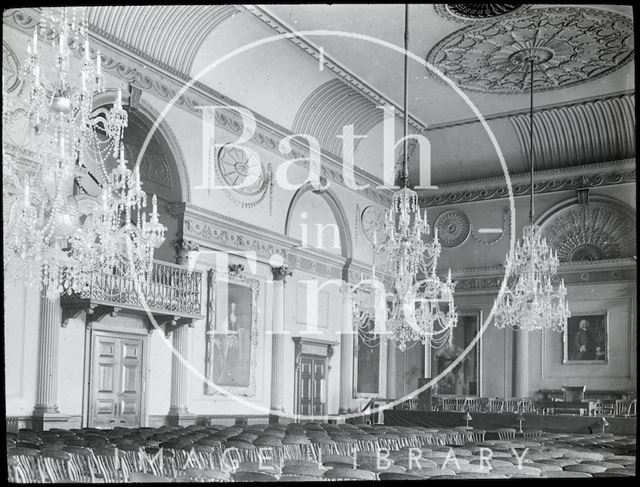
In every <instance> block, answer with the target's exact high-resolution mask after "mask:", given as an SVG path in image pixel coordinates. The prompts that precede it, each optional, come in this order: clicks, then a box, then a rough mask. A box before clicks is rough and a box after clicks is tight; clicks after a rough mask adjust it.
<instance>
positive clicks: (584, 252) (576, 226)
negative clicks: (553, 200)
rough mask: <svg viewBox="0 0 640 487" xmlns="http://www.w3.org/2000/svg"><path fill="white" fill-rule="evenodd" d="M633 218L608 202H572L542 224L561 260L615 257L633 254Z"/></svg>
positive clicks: (546, 236) (634, 246)
mask: <svg viewBox="0 0 640 487" xmlns="http://www.w3.org/2000/svg"><path fill="white" fill-rule="evenodd" d="M635 228H636V225H635V221H633V219H632V218H631V217H630V216H628V215H626V214H624V213H623V212H622V211H619V210H616V209H615V208H613V207H611V206H609V205H603V204H588V205H574V206H571V207H569V208H565V209H564V210H560V211H559V212H558V213H556V214H555V215H554V216H552V217H551V218H550V219H549V220H547V221H546V222H545V223H544V224H543V225H542V232H543V235H544V237H545V238H546V239H547V242H548V243H549V245H551V246H552V247H553V248H554V249H556V250H557V251H558V259H559V260H560V261H561V262H575V261H591V260H602V259H617V258H623V257H631V256H633V255H636V232H635Z"/></svg>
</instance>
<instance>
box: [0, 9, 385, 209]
mask: <svg viewBox="0 0 640 487" xmlns="http://www.w3.org/2000/svg"><path fill="white" fill-rule="evenodd" d="M38 16H39V14H38V13H37V11H35V10H34V9H11V10H5V11H4V14H3V21H4V23H6V24H8V25H11V26H13V27H16V28H17V29H19V30H21V31H22V32H25V33H27V34H30V33H31V32H32V31H33V29H34V27H35V25H36V20H35V19H36V18H37V17H38ZM92 39H93V41H94V42H93V46H94V50H93V51H92V54H91V55H92V56H95V55H96V52H95V47H96V46H100V50H101V53H102V60H103V62H102V67H103V69H104V70H105V71H108V72H109V73H110V74H111V75H113V76H116V77H118V78H120V79H122V80H124V81H125V82H127V83H133V84H135V85H136V86H137V87H138V88H140V89H141V90H143V91H147V92H151V93H152V94H153V95H154V96H156V97H158V98H160V99H162V100H164V101H171V100H172V99H173V98H174V97H175V95H176V93H178V91H180V90H181V89H182V88H183V87H184V85H185V83H187V82H188V81H189V80H190V79H191V78H190V77H189V76H187V75H185V74H184V73H180V72H178V71H176V70H175V69H173V68H171V67H170V66H167V65H158V64H157V62H155V61H154V60H152V59H149V58H148V57H146V55H145V53H143V52H141V51H139V50H137V49H135V48H132V47H131V46H127V45H122V44H121V43H120V42H119V40H118V39H115V38H112V36H109V35H106V34H105V35H101V34H100V33H94V32H92ZM72 47H73V46H72ZM79 47H80V46H75V52H74V54H75V56H76V58H78V59H81V57H82V56H81V53H80V52H79ZM173 103H174V104H175V105H176V106H177V107H179V108H181V109H184V110H186V111H188V112H191V113H193V114H195V115H196V116H197V117H201V116H202V110H201V109H200V107H202V106H229V107H241V108H245V109H247V110H248V108H247V107H242V105H240V104H239V103H237V102H235V101H234V100H231V99H230V98H228V97H226V96H224V95H222V94H221V93H218V92H216V91H215V90H213V89H211V88H209V87H208V86H206V85H204V84H202V83H200V82H198V81H196V82H194V83H193V85H192V86H191V87H190V88H189V89H188V90H187V91H186V92H185V93H183V94H182V95H181V96H179V97H178V98H177V99H176V100H175V101H174V102H173ZM251 112H252V113H253V111H251ZM215 113H216V122H218V123H220V125H221V126H222V127H223V128H224V129H226V130H227V131H229V132H231V133H233V134H237V135H239V134H241V132H242V128H243V124H242V119H241V117H240V116H239V115H238V114H237V113H236V112H235V111H234V110H231V109H223V110H217V111H216V112H215ZM254 116H255V118H256V131H255V133H254V135H253V138H252V142H254V143H256V144H257V145H258V146H260V147H263V148H265V149H267V150H269V151H271V152H273V153H276V154H278V155H279V156H280V157H283V158H285V159H303V161H302V162H298V164H300V165H301V166H302V167H305V168H307V167H308V161H304V159H305V158H307V157H308V153H309V150H308V148H306V147H305V146H304V145H303V144H301V143H300V142H298V141H296V140H293V141H292V142H291V145H292V146H293V150H292V152H291V153H290V154H286V155H283V154H282V153H281V152H280V151H279V149H278V147H279V143H280V140H282V139H283V138H284V137H286V136H289V135H292V133H291V132H290V131H289V130H287V129H286V128H284V127H281V126H280V125H278V124H276V123H275V122H273V121H271V120H269V119H267V118H266V117H264V116H262V115H260V114H257V113H254ZM320 156H321V158H322V172H321V176H322V177H324V178H325V179H327V180H328V181H330V182H332V183H336V184H339V185H341V186H344V187H347V186H346V185H345V182H344V178H343V177H342V164H341V162H340V160H339V159H338V158H336V157H335V156H333V155H331V154H329V153H327V152H322V154H321V155H320ZM305 162H306V163H305ZM354 172H355V180H356V183H357V184H358V185H360V186H362V185H367V184H368V185H369V187H368V188H367V189H364V190H359V191H358V193H359V194H362V195H363V196H364V197H366V198H367V199H370V200H372V201H374V202H376V203H380V204H383V205H385V206H387V205H389V204H390V203H391V191H390V190H388V189H381V190H379V189H376V188H377V187H378V186H379V185H381V184H382V181H381V180H380V179H379V178H376V177H374V176H372V175H370V174H368V173H367V172H366V171H363V170H362V169H360V168H357V167H356V168H354Z"/></svg>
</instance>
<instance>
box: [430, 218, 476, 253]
mask: <svg viewBox="0 0 640 487" xmlns="http://www.w3.org/2000/svg"><path fill="white" fill-rule="evenodd" d="M434 226H435V227H436V228H437V229H438V239H439V240H440V243H441V244H442V246H443V247H457V246H458V245H462V243H464V241H465V240H467V237H468V236H469V231H470V229H471V225H470V224H469V217H467V215H466V213H465V212H463V211H460V210H447V211H445V212H443V213H441V214H440V216H438V218H436V221H435V223H434Z"/></svg>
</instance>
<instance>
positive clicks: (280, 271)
mask: <svg viewBox="0 0 640 487" xmlns="http://www.w3.org/2000/svg"><path fill="white" fill-rule="evenodd" d="M271 272H272V274H273V280H274V281H283V282H286V277H287V276H293V272H292V271H290V270H289V268H288V267H287V266H286V265H283V266H279V267H271Z"/></svg>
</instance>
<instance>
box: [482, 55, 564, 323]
mask: <svg viewBox="0 0 640 487" xmlns="http://www.w3.org/2000/svg"><path fill="white" fill-rule="evenodd" d="M526 61H527V62H528V63H530V65H531V87H530V88H531V108H530V129H529V131H530V141H529V142H530V145H529V147H530V151H529V154H530V155H529V157H530V167H531V181H530V184H531V196H530V210H529V225H528V226H525V227H524V229H523V232H522V241H521V242H520V241H519V242H517V243H516V246H515V249H514V251H513V253H511V252H510V253H509V255H508V256H507V261H506V264H505V267H506V272H507V273H508V278H507V286H506V287H505V289H504V292H503V293H502V295H501V296H499V297H498V299H497V300H496V307H495V315H494V316H495V321H494V324H495V326H496V327H498V328H504V327H507V326H508V327H510V328H513V329H514V330H523V331H538V330H554V331H558V332H562V331H563V330H564V329H565V326H566V324H567V319H568V318H569V317H570V316H571V312H570V311H569V305H568V304H567V303H566V301H565V296H566V294H567V289H566V288H565V285H564V280H563V279H560V284H559V286H558V288H557V289H556V288H555V287H554V282H555V281H556V279H558V277H557V271H558V254H557V252H556V251H554V250H553V249H551V248H550V247H549V245H548V244H547V241H546V240H545V239H544V237H543V236H542V232H541V229H540V227H539V226H538V225H536V224H535V223H534V206H533V198H534V157H533V155H534V154H533V153H534V147H533V72H534V65H535V63H536V62H537V58H536V57H535V55H534V54H533V53H532V55H531V56H530V57H529V58H527V59H526Z"/></svg>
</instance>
